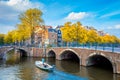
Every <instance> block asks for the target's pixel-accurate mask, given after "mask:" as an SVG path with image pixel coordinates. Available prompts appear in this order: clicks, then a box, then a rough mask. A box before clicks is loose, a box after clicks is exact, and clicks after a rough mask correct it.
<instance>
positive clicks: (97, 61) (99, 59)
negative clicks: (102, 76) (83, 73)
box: [86, 53, 116, 72]
mask: <svg viewBox="0 0 120 80" xmlns="http://www.w3.org/2000/svg"><path fill="white" fill-rule="evenodd" d="M86 66H96V67H102V68H104V69H109V70H112V71H113V72H115V71H116V67H115V63H114V62H113V61H112V59H110V58H109V56H107V55H105V54H103V53H100V54H96V53H92V54H90V55H89V56H88V57H87V59H86Z"/></svg>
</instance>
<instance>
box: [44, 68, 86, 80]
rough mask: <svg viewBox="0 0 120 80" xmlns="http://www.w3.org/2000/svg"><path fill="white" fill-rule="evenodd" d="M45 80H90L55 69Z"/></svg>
mask: <svg viewBox="0 0 120 80" xmlns="http://www.w3.org/2000/svg"><path fill="white" fill-rule="evenodd" d="M43 80H88V79H87V78H83V77H79V76H75V75H72V74H69V73H65V72H62V71H59V70H56V69H55V70H54V71H53V72H51V73H49V74H48V75H47V76H46V78H44V79H43Z"/></svg>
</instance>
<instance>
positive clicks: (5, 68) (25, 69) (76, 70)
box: [0, 53, 120, 80]
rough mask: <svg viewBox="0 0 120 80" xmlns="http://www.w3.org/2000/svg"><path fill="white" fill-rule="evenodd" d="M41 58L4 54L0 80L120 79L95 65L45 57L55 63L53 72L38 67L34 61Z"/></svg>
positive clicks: (0, 67)
mask: <svg viewBox="0 0 120 80" xmlns="http://www.w3.org/2000/svg"><path fill="white" fill-rule="evenodd" d="M36 60H41V58H20V57H19V56H18V55H17V54H14V53H10V54H9V55H6V59H5V60H0V80H120V75H116V74H112V71H110V70H104V69H101V68H95V67H82V66H79V63H78V62H73V61H70V60H64V61H58V60H55V59H54V58H46V59H45V60H46V62H48V63H49V64H51V65H55V66H56V68H55V70H54V72H51V73H49V72H46V71H43V70H40V69H38V68H37V67H36V66H35V65H34V62H35V61H36Z"/></svg>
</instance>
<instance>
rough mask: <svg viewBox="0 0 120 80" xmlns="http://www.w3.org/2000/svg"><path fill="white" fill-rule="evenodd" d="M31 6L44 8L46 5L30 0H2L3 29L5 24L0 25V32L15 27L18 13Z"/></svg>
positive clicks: (0, 22)
mask: <svg viewBox="0 0 120 80" xmlns="http://www.w3.org/2000/svg"><path fill="white" fill-rule="evenodd" d="M29 8H38V9H40V10H44V5H43V4H42V3H40V2H31V1H30V0H5V1H4V0H2V1H1V0H0V25H1V24H2V25H4V29H3V30H1V29H2V28H3V26H0V33H1V32H4V33H5V31H6V32H7V31H8V30H11V29H14V27H13V25H16V24H17V23H18V15H20V14H21V13H22V12H23V11H25V10H27V9H29ZM9 27H10V28H9Z"/></svg>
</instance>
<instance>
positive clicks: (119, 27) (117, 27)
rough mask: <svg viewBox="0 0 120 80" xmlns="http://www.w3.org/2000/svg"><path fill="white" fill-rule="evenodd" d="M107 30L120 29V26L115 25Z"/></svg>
mask: <svg viewBox="0 0 120 80" xmlns="http://www.w3.org/2000/svg"><path fill="white" fill-rule="evenodd" d="M107 29H120V24H117V25H114V26H110V27H108V28H107Z"/></svg>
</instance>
